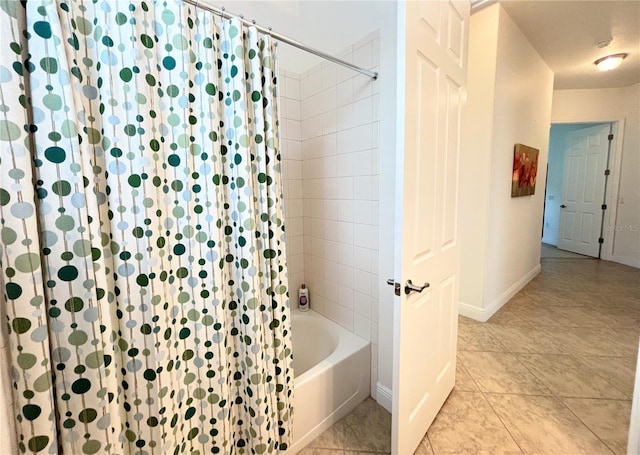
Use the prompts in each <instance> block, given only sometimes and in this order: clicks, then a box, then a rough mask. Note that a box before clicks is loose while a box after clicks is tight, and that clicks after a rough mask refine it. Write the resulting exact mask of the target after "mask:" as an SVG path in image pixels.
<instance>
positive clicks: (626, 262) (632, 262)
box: [603, 256, 640, 269]
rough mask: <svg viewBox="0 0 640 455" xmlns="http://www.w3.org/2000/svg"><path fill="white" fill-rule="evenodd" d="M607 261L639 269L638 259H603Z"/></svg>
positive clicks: (639, 261)
mask: <svg viewBox="0 0 640 455" xmlns="http://www.w3.org/2000/svg"><path fill="white" fill-rule="evenodd" d="M603 259H606V260H608V261H613V262H617V263H618V264H623V265H628V266H629V267H635V268H637V269H640V258H631V257H628V256H610V257H608V258H603Z"/></svg>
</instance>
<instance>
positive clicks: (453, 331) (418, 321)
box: [392, 1, 469, 454]
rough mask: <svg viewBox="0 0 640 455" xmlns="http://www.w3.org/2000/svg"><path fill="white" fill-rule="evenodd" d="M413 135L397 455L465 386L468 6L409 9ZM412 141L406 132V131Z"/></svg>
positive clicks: (403, 210) (401, 154)
mask: <svg viewBox="0 0 640 455" xmlns="http://www.w3.org/2000/svg"><path fill="white" fill-rule="evenodd" d="M399 14H400V17H403V18H404V20H405V26H404V27H403V28H401V29H404V30H405V33H406V35H405V40H406V42H405V53H404V56H405V57H404V60H405V61H404V70H405V71H404V79H405V80H404V90H405V93H404V100H403V102H402V103H401V105H403V106H404V123H403V125H404V135H403V145H402V147H400V148H399V150H398V161H397V163H396V170H397V174H396V182H397V183H396V193H397V194H396V201H397V202H396V204H397V205H396V209H397V213H398V216H397V218H396V230H395V231H396V238H395V245H396V257H395V274H396V276H395V277H394V278H395V279H396V281H397V282H398V283H400V284H401V288H402V290H404V286H405V283H407V280H411V281H412V282H413V284H414V285H423V284H424V283H426V282H429V287H427V288H426V289H424V290H423V291H422V292H421V293H417V292H412V293H410V294H408V295H406V294H405V293H404V292H401V296H399V297H396V302H394V304H395V305H396V306H395V308H394V377H393V418H392V420H393V422H392V425H393V429H392V439H393V441H392V451H393V453H394V454H412V453H413V452H414V450H415V448H416V447H417V445H418V444H419V443H420V441H421V440H422V438H423V436H424V435H425V433H426V431H427V429H428V428H429V425H430V424H431V422H432V421H433V419H434V418H435V416H436V414H437V413H438V411H439V410H440V408H441V406H442V404H443V403H444V401H445V400H446V398H447V396H448V395H449V393H450V392H451V390H452V388H453V384H454V382H455V361H456V359H455V356H456V336H457V320H458V319H457V318H458V316H457V315H458V294H459V285H458V273H459V272H458V271H459V268H460V246H459V241H458V234H457V229H458V164H459V152H460V151H459V146H460V142H459V136H460V116H461V108H462V102H463V100H464V90H465V87H466V58H467V57H466V48H467V30H468V17H469V3H468V2H453V1H443V2H406V3H405V2H402V3H400V10H399ZM400 134H402V131H401V132H400Z"/></svg>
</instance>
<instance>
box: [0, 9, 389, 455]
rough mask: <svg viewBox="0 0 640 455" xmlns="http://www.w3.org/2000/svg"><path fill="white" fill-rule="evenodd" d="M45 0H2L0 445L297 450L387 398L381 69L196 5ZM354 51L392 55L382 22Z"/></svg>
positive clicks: (25, 448) (364, 55) (82, 449)
mask: <svg viewBox="0 0 640 455" xmlns="http://www.w3.org/2000/svg"><path fill="white" fill-rule="evenodd" d="M29 3H30V5H29V7H26V8H27V9H28V14H26V15H25V14H24V12H22V11H21V10H20V9H21V8H25V7H24V6H21V5H20V4H19V3H13V4H12V3H11V2H9V3H3V4H2V5H1V7H2V11H0V17H1V18H2V21H3V22H2V27H3V29H6V30H13V31H14V32H15V33H13V35H12V42H11V43H10V46H9V47H10V48H11V50H12V52H13V54H12V56H11V57H10V58H7V59H5V60H3V61H2V62H1V63H2V66H1V67H0V79H1V80H2V93H1V94H2V105H3V111H2V112H3V117H2V119H1V120H0V122H1V124H0V145H1V146H2V155H1V156H0V160H1V161H0V170H1V171H2V172H1V173H0V177H1V178H2V180H0V188H1V190H0V205H1V208H2V218H3V221H2V261H3V266H2V269H3V276H2V280H1V283H2V286H3V288H4V296H3V300H2V308H1V310H2V311H0V314H1V316H2V318H3V332H2V338H1V339H0V341H1V343H0V348H1V355H0V364H1V365H2V369H1V371H2V389H1V390H0V404H1V405H2V406H3V407H6V408H9V409H15V410H16V412H15V413H8V415H7V414H5V417H6V421H2V422H1V429H0V441H2V445H1V446H0V452H2V451H3V450H4V451H9V452H10V453H13V452H18V451H19V452H23V453H98V452H100V451H106V452H107V453H136V454H152V453H169V452H171V453H185V452H190V453H207V450H206V448H207V447H209V446H211V447H213V446H215V447H217V448H218V450H222V452H221V453H231V452H232V451H234V450H237V449H242V448H243V447H247V448H248V447H251V448H252V450H255V451H256V453H277V452H278V451H279V450H287V452H288V453H295V452H297V451H298V450H300V449H301V448H303V447H304V446H305V445H306V444H307V443H308V442H310V441H311V440H312V439H313V438H315V437H317V436H318V435H319V434H320V433H322V432H323V431H324V430H326V429H327V428H329V427H330V426H331V425H332V424H333V423H335V422H336V421H337V420H338V419H340V418H341V417H343V416H344V415H346V414H348V413H349V412H350V411H351V410H352V409H353V408H354V407H355V406H357V405H358V404H359V403H360V402H361V401H362V400H364V399H365V398H367V397H368V396H370V395H371V396H374V397H376V396H378V394H379V389H378V388H379V386H380V384H379V380H378V364H379V361H378V357H379V349H378V345H379V343H378V338H379V311H380V308H379V304H378V302H379V289H380V271H379V267H380V263H381V261H380V247H379V245H380V243H379V238H380V229H379V219H380V213H379V194H380V185H379V175H380V140H379V136H380V84H379V81H378V80H377V79H374V78H372V77H370V76H369V75H366V74H360V73H358V72H355V71H353V69H352V68H348V67H344V66H341V65H338V64H336V63H334V62H330V61H325V60H320V59H318V60H316V61H315V62H314V63H313V64H311V65H307V69H304V70H301V71H300V72H298V71H294V70H291V69H286V68H291V67H292V66H293V67H295V65H288V64H287V58H288V57H287V55H285V56H284V57H282V58H280V57H277V54H278V51H277V50H276V48H275V46H274V44H273V43H274V41H277V37H275V39H272V37H270V36H269V35H270V33H265V34H262V33H258V32H257V31H256V29H255V28H252V27H250V26H245V25H243V24H242V23H241V21H240V20H239V19H227V18H224V19H223V18H219V17H216V13H211V12H209V11H207V10H206V8H204V7H202V6H200V7H198V6H196V5H192V4H191V2H185V3H181V2H178V1H171V2H167V3H166V4H164V6H162V7H161V6H159V4H158V5H156V4H154V5H152V4H151V3H146V2H141V3H140V4H134V3H131V4H130V7H129V8H128V9H127V8H125V9H124V10H122V11H117V8H119V7H120V6H121V3H122V4H124V3H125V2H121V3H117V4H110V3H109V2H106V1H98V2H93V3H87V2H82V1H80V0H77V1H70V2H53V1H49V0H43V1H42V2H29ZM35 3H38V5H36V6H33V5H35ZM238 3H239V4H240V3H245V5H244V7H245V8H247V9H245V10H244V11H242V12H244V13H245V14H250V13H251V5H250V3H251V2H238ZM247 4H249V5H247ZM235 6H236V5H234V7H235ZM241 6H242V5H238V7H241ZM56 7H57V8H58V10H57V11H58V13H57V16H56V14H53V11H55V10H56ZM154 8H156V9H154ZM161 8H164V10H162V11H161ZM67 16H68V17H67ZM256 19H257V20H258V22H261V21H260V19H261V18H260V17H259V16H258V17H256ZM21 20H24V21H25V22H24V24H22V25H20V26H17V25H16V24H17V23H19V22H20V21H21ZM58 20H59V22H58ZM103 20H104V21H106V22H105V23H103V22H101V21H103ZM67 21H68V22H67ZM109 21H112V22H109ZM248 25H250V24H248ZM23 26H24V27H25V28H27V29H28V30H29V31H30V34H28V35H24V36H25V37H27V38H26V41H25V39H24V38H20V35H21V33H20V32H19V30H20V27H23ZM107 30H109V32H107ZM116 30H117V36H116V35H113V34H112V33H115V31H116ZM140 30H143V31H144V30H148V31H144V32H140ZM177 30H181V31H180V32H178V31H177ZM152 32H153V33H152ZM273 34H274V35H276V33H275V32H274V33H273ZM129 35H131V37H135V39H133V38H131V39H130V41H137V43H136V44H135V45H134V51H133V52H130V51H129V50H128V47H129V46H130V44H129V43H128V41H127V40H128V39H129V38H128V37H129ZM209 37H211V38H209ZM216 40H217V41H216ZM3 46H5V44H3ZM280 46H283V45H280ZM63 47H66V48H67V49H66V51H67V55H71V56H70V57H68V58H69V60H68V61H67V60H65V59H64V56H63V54H64V51H63V50H62V48H63ZM61 51H62V53H60V52H61ZM69 51H71V54H69ZM3 52H5V49H4V48H3ZM56 52H57V53H58V54H56ZM212 52H213V54H212ZM216 53H217V54H216ZM334 55H335V56H336V57H337V58H338V59H340V60H342V61H344V62H347V63H349V64H351V65H354V66H356V67H359V68H362V69H364V70H365V72H366V71H368V72H369V73H374V72H375V73H377V72H378V71H379V69H380V31H379V30H375V28H371V31H369V32H368V33H362V34H360V38H359V39H357V40H354V41H352V42H344V43H342V45H341V47H340V50H339V51H338V52H335V53H334ZM256 56H258V59H255V57H256ZM5 57H6V55H5ZM3 58H4V57H3ZM243 59H244V61H242V60H243ZM256 61H257V62H259V63H258V64H256V63H255V62H256ZM7 62H8V63H7ZM12 62H13V63H12ZM290 63H291V62H290ZM216 67H217V71H216ZM207 72H209V73H207ZM216 73H217V74H216ZM208 78H209V79H208ZM210 78H213V79H210ZM21 92H24V93H27V92H28V93H29V94H30V96H34V99H35V101H34V103H33V105H31V104H29V103H25V102H24V100H23V99H22V101H20V107H19V106H18V104H11V103H12V102H13V101H17V99H18V98H17V97H16V98H15V100H14V99H10V96H12V95H10V94H11V93H13V94H15V93H21ZM208 97H211V98H208ZM214 98H217V99H218V100H219V101H220V102H221V104H220V106H217V107H216V105H215V103H214V102H213V99H214ZM37 103H42V105H39V104H37ZM22 108H24V114H19V115H18V117H19V116H20V115H24V119H23V120H21V121H22V122H23V124H24V125H25V126H24V128H22V127H21V125H20V122H21V121H19V119H18V120H16V118H18V117H16V112H19V111H20V110H21V109H22ZM7 113H9V114H10V115H9V116H7ZM76 113H80V114H79V115H77V116H76ZM275 125H279V128H273V126H275ZM220 144H222V148H221V149H220V147H221V145H220ZM208 150H212V151H213V150H221V151H222V156H221V157H219V158H216V157H214V156H213V155H214V153H215V152H209V151H208ZM32 154H34V155H35V159H32V158H31V155H32ZM245 163H249V164H247V165H246V167H245ZM103 178H104V181H103V180H102V179H103ZM29 181H32V182H33V183H35V192H33V193H30V190H29V187H30V185H29V184H27V182H29ZM247 182H249V183H251V184H255V186H254V187H252V186H251V184H250V185H246V183H247ZM212 198H213V199H212ZM20 229H21V230H20ZM245 231H246V232H251V235H246V234H244V233H243V232H245ZM285 259H286V261H285ZM302 284H305V285H306V287H307V288H308V289H309V292H310V308H311V312H309V313H301V312H299V311H298V309H297V295H298V289H299V288H300V287H301V286H302ZM287 294H288V295H289V305H287V299H286V296H287ZM25 298H26V299H27V300H25ZM267 302H269V303H268V304H267ZM29 305H30V307H29ZM5 320H8V321H9V324H4V321H5ZM5 325H6V330H5V328H4V326H5ZM254 337H255V339H256V340H258V339H259V340H260V346H261V347H260V348H259V347H258V344H254V343H253V339H254ZM223 347H224V349H223ZM238 359H240V360H238ZM216 362H217V363H216ZM214 370H215V372H214ZM245 378H246V381H245ZM387 383H388V381H387ZM234 390H235V391H234ZM231 401H233V403H230V402H231ZM292 415H293V416H294V417H293V418H292ZM14 416H15V417H16V418H14ZM16 435H17V436H16ZM234 453H235V452H234ZM238 453H245V452H242V451H240V452H238Z"/></svg>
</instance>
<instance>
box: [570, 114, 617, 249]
mask: <svg viewBox="0 0 640 455" xmlns="http://www.w3.org/2000/svg"><path fill="white" fill-rule="evenodd" d="M610 131H611V125H610V124H600V125H595V126H589V127H586V128H582V129H580V130H577V131H572V132H570V133H568V134H567V143H566V147H565V160H564V171H563V195H562V205H564V206H565V207H564V208H562V207H561V208H560V226H559V231H560V235H559V236H558V248H559V249H562V250H567V251H573V252H574V253H579V254H584V255H587V256H593V257H598V256H599V252H600V244H599V242H598V239H599V237H600V227H601V221H602V204H603V202H604V185H605V176H604V171H605V169H606V167H607V159H608V153H609V139H608V136H609V134H610Z"/></svg>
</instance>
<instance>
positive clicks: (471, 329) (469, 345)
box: [458, 324, 504, 351]
mask: <svg viewBox="0 0 640 455" xmlns="http://www.w3.org/2000/svg"><path fill="white" fill-rule="evenodd" d="M458 350H459V351H504V346H502V344H501V343H500V341H499V340H498V339H497V338H496V337H495V336H494V335H493V333H492V332H491V329H490V327H489V325H487V324H460V325H458Z"/></svg>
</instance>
